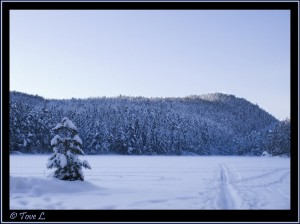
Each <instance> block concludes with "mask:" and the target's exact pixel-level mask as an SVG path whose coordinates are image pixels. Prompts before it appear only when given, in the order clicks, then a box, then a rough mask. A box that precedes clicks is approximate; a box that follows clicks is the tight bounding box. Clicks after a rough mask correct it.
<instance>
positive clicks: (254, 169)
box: [10, 155, 290, 210]
mask: <svg viewBox="0 0 300 224" xmlns="http://www.w3.org/2000/svg"><path fill="white" fill-rule="evenodd" d="M85 157H86V158H85V159H87V160H88V161H89V163H90V164H91V167H92V170H84V174H85V180H86V181H84V182H81V181H75V182H65V181H59V180H52V179H49V178H46V176H47V174H49V173H50V172H51V170H47V169H46V168H45V164H46V161H47V158H48V156H34V155H33V156H28V155H23V156H22V155H18V156H11V157H10V161H11V162H10V166H11V167H10V175H11V178H10V182H11V183H10V206H11V209H222V210H224V209H229V210H235V209H289V208H290V167H289V163H290V160H289V159H288V158H261V157H199V156H196V157H172V156H170V157H160V156H157V157H155V156H153V157H146V156H85ZM84 202H86V203H84Z"/></svg>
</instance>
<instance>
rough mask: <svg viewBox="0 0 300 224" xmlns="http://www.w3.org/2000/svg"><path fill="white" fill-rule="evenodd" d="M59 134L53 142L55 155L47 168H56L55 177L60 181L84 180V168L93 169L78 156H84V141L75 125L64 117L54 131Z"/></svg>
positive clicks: (50, 158)
mask: <svg viewBox="0 0 300 224" xmlns="http://www.w3.org/2000/svg"><path fill="white" fill-rule="evenodd" d="M52 130H53V131H54V132H56V133H57V134H56V135H55V136H54V138H53V139H52V140H51V148H52V149H53V154H51V156H50V157H49V159H48V163H47V168H48V169H52V168H56V170H55V172H54V173H53V174H52V175H53V177H55V178H57V179H60V180H68V181H73V180H82V181H83V180H84V176H83V172H82V167H84V168H87V169H91V167H90V165H89V163H88V162H87V161H86V160H84V161H81V160H80V159H79V158H78V155H84V152H83V151H82V141H81V139H80V137H79V135H78V131H77V128H76V126H75V125H74V123H73V122H72V121H71V120H69V119H68V118H67V117H64V118H63V119H62V121H61V123H58V124H57V125H56V127H55V128H53V129H52Z"/></svg>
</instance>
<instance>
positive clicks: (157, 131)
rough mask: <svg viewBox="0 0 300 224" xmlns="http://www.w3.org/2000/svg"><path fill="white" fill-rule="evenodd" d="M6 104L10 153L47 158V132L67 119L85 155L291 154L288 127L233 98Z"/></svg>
mask: <svg viewBox="0 0 300 224" xmlns="http://www.w3.org/2000/svg"><path fill="white" fill-rule="evenodd" d="M9 103H10V107H9V114H10V117H9V147H10V148H9V150H10V152H11V153H13V152H16V151H19V152H22V153H39V154H40V153H47V154H48V153H51V149H50V148H51V147H50V141H51V139H52V138H53V136H54V135H55V134H54V132H53V130H52V129H53V128H54V127H55V125H56V124H57V123H58V122H59V121H61V119H62V118H63V117H68V118H70V119H71V120H72V121H73V122H74V123H75V124H76V126H77V128H78V131H79V134H80V136H81V139H82V141H83V149H84V151H85V153H86V154H124V155H131V154H132V155H195V154H196V155H261V154H262V153H263V152H264V151H267V152H268V153H270V154H272V155H283V154H284V155H289V154H290V121H289V120H284V121H278V120H277V119H276V118H274V117H273V116H272V115H270V114H269V113H267V112H266V111H264V110H263V109H261V108H260V107H259V106H258V105H254V104H252V103H250V102H249V101H247V100H245V99H242V98H237V97H235V96H233V95H225V94H221V93H214V94H206V95H200V96H188V97H184V98H144V97H127V96H119V97H101V98H88V99H69V100H52V99H51V100H50V99H44V98H42V97H40V96H34V95H28V94H24V93H20V92H10V102H9Z"/></svg>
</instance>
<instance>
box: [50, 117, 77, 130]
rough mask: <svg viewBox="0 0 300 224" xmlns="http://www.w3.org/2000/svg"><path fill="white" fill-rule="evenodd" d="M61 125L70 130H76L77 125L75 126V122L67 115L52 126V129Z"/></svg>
mask: <svg viewBox="0 0 300 224" xmlns="http://www.w3.org/2000/svg"><path fill="white" fill-rule="evenodd" d="M62 127H65V128H69V129H71V130H74V131H76V132H77V127H76V126H75V124H74V123H73V122H72V121H71V120H70V119H69V118H67V117H64V118H63V119H62V121H61V123H58V124H57V125H56V126H55V128H53V129H52V130H54V131H55V130H58V129H60V128H62Z"/></svg>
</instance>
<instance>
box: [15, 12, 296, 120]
mask: <svg viewBox="0 0 300 224" xmlns="http://www.w3.org/2000/svg"><path fill="white" fill-rule="evenodd" d="M289 16H290V13H289V11H288V10H254V11H252V10H238V11H227V10H219V11H211V10H190V11H187V10H170V11H166V10H160V11H157V10H138V11H131V10H128V11H126V10H119V11H117V10H93V11H73V10H70V11H65V10H60V11H58V10H53V11H50V10H49V11H44V10H35V11H30V10H29V11H28V10H26V11H22V10H14V11H11V14H10V19H11V23H10V60H11V61H10V89H11V90H16V91H21V92H25V93H30V94H38V95H41V96H43V97H46V98H57V99H61V98H72V97H75V98H87V97H96V96H118V95H120V94H122V95H127V96H145V97H184V96H188V95H200V94H205V93H214V92H221V93H227V94H234V95H236V96H237V97H243V98H245V99H247V100H249V101H251V102H252V103H257V104H258V105H259V106H260V107H262V108H263V109H265V110H266V111H268V112H269V113H271V114H272V115H274V116H275V117H276V118H278V119H284V118H287V117H289V116H290V26H289V25H290V23H289Z"/></svg>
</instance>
